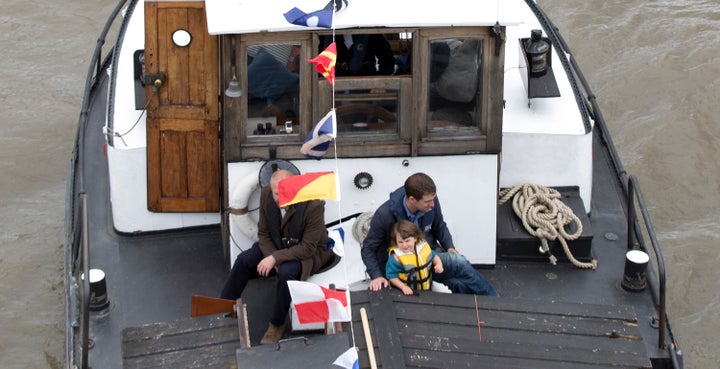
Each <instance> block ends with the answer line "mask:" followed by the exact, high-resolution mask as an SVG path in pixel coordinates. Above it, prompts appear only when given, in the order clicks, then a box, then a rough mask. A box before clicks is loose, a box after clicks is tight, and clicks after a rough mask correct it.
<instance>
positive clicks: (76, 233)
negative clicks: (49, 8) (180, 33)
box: [64, 0, 131, 368]
mask: <svg viewBox="0 0 720 369" xmlns="http://www.w3.org/2000/svg"><path fill="white" fill-rule="evenodd" d="M128 1H131V0H120V1H119V2H118V3H117V5H116V6H115V8H114V10H113V11H112V13H111V14H110V16H109V17H108V19H107V21H106V23H105V26H104V27H103V30H102V32H101V33H100V36H99V37H98V39H97V43H96V45H95V50H94V51H93V54H92V58H91V60H90V64H89V68H88V72H87V77H86V79H85V91H84V93H83V99H82V105H81V108H80V114H79V118H78V124H77V130H76V134H75V143H74V147H73V152H72V157H71V162H70V169H69V173H68V178H67V185H66V198H67V200H68V201H67V202H66V206H65V256H64V259H65V260H64V265H65V289H66V300H65V314H66V317H67V319H66V327H65V329H66V332H67V340H66V352H65V353H66V356H67V360H66V363H67V367H68V368H78V367H80V368H87V367H88V363H87V354H88V346H89V342H90V340H89V324H90V317H89V310H90V309H89V305H90V282H89V274H88V270H89V269H90V265H89V260H90V257H89V251H88V250H89V242H90V241H89V239H88V237H87V236H88V224H87V216H88V214H87V194H86V193H85V182H84V181H85V168H84V167H85V160H84V156H85V154H84V152H85V147H84V145H85V134H86V130H87V126H88V121H89V115H90V104H91V103H92V97H91V92H92V90H93V89H94V88H96V87H97V83H98V82H99V80H100V77H101V73H102V71H103V66H106V65H107V64H108V63H109V60H110V59H111V58H112V55H113V50H114V45H111V46H110V50H108V52H107V53H106V54H105V55H104V54H103V47H104V45H105V40H106V38H107V37H108V34H109V33H110V31H111V30H112V29H113V26H114V25H115V21H116V20H117V19H118V15H119V14H121V13H122V10H123V8H124V7H125V6H126V4H127V3H128ZM83 276H87V277H85V278H82V277H83ZM78 304H79V305H80V306H78ZM75 329H79V332H80V337H79V340H80V341H81V347H80V349H81V350H82V352H80V355H81V360H82V362H81V365H76V357H75V349H74V347H75V344H76V341H75V334H71V332H74V330H75Z"/></svg>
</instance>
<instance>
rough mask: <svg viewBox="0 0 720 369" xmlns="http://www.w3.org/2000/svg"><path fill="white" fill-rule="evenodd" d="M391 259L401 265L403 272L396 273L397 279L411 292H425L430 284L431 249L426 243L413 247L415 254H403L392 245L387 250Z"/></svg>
mask: <svg viewBox="0 0 720 369" xmlns="http://www.w3.org/2000/svg"><path fill="white" fill-rule="evenodd" d="M388 253H389V255H390V256H391V257H394V258H395V260H396V261H398V262H399V263H400V264H402V266H403V269H404V270H405V272H400V273H398V278H399V279H400V280H401V281H403V282H404V283H405V284H407V285H408V286H410V288H412V289H413V290H418V291H427V290H429V289H430V284H431V283H432V273H431V270H430V268H431V267H432V248H430V245H428V243H427V242H424V241H423V242H422V243H419V244H417V245H415V252H407V253H406V252H403V251H401V250H400V249H398V247H397V245H393V246H391V247H390V249H389V250H388Z"/></svg>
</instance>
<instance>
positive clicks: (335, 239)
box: [327, 228, 345, 256]
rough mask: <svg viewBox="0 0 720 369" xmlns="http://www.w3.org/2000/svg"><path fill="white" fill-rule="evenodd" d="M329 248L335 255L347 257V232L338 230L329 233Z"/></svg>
mask: <svg viewBox="0 0 720 369" xmlns="http://www.w3.org/2000/svg"><path fill="white" fill-rule="evenodd" d="M327 246H328V248H329V249H332V250H333V252H334V253H335V255H337V256H345V230H344V229H342V228H337V229H333V230H332V231H329V232H328V240H327Z"/></svg>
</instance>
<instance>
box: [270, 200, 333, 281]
mask: <svg viewBox="0 0 720 369" xmlns="http://www.w3.org/2000/svg"><path fill="white" fill-rule="evenodd" d="M268 206H274V207H277V203H275V200H274V199H273V197H272V192H270V187H269V186H268V187H265V188H263V190H262V192H261V193H260V219H259V220H258V238H259V240H258V243H259V246H260V250H261V251H262V253H263V256H265V257H267V256H270V255H272V256H274V257H275V263H276V265H279V264H282V263H284V262H286V261H290V260H299V261H300V263H301V264H302V275H301V276H300V279H301V280H306V279H307V278H308V277H309V276H310V275H311V274H312V273H315V272H317V271H318V270H319V269H320V268H321V267H322V266H323V265H325V264H326V263H327V262H328V261H329V260H330V259H332V251H328V250H326V249H325V246H326V244H327V231H326V230H325V201H322V200H312V201H308V202H307V206H306V208H305V212H304V216H303V220H302V230H303V232H302V237H300V239H299V241H298V242H297V244H295V245H293V246H290V247H284V246H283V245H276V244H275V243H274V242H273V240H272V237H271V235H270V224H269V222H271V221H272V222H280V229H281V232H282V235H283V237H286V236H288V231H289V228H290V223H291V219H292V218H293V215H294V214H295V212H296V210H297V206H296V205H290V206H288V207H287V212H286V213H285V217H283V218H282V220H281V219H278V218H279V217H280V216H279V212H275V214H277V216H276V217H270V216H268V213H269V212H268V211H267V209H268ZM269 218H274V219H269Z"/></svg>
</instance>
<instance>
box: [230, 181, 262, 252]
mask: <svg viewBox="0 0 720 369" xmlns="http://www.w3.org/2000/svg"><path fill="white" fill-rule="evenodd" d="M259 186H260V184H259V183H258V176H257V175H247V176H245V178H243V179H242V180H240V182H239V183H238V184H237V185H236V186H235V188H233V191H232V193H231V195H230V201H229V202H230V221H231V222H232V223H233V224H235V226H236V227H237V228H238V229H240V231H241V232H242V233H243V234H244V235H245V236H247V238H249V239H250V240H252V241H253V242H256V241H257V240H258V235H257V231H258V220H257V215H255V216H251V215H250V211H249V210H248V202H249V201H250V196H252V194H253V192H255V190H257V189H258V187H259Z"/></svg>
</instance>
